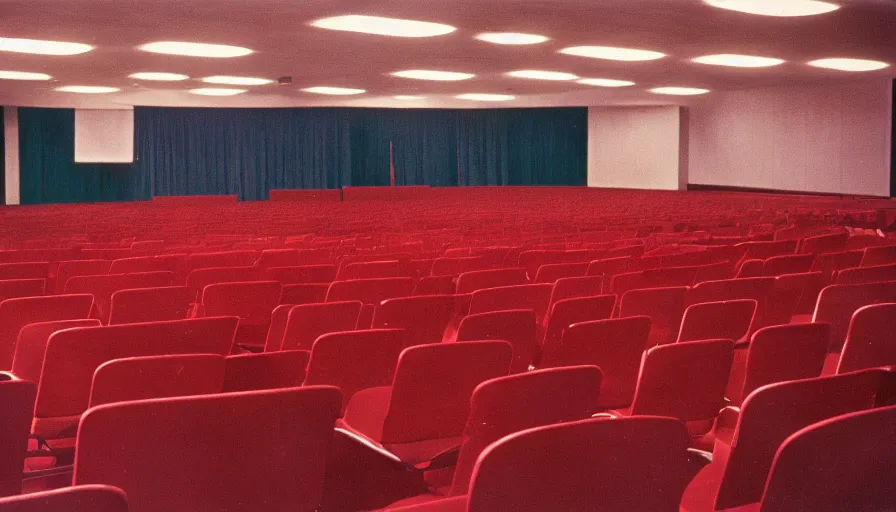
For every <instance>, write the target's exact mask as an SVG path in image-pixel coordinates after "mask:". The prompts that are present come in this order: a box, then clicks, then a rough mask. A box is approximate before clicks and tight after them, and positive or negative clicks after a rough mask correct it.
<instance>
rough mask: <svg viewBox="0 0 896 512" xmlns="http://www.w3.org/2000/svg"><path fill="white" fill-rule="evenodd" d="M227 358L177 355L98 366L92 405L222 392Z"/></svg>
mask: <svg viewBox="0 0 896 512" xmlns="http://www.w3.org/2000/svg"><path fill="white" fill-rule="evenodd" d="M223 384H224V356H221V355H218V354H177V355H166V356H146V357H128V358H124V359H113V360H112V361H107V362H105V363H103V364H101V365H99V366H98V367H97V369H96V371H95V372H94V374H93V384H92V385H91V387H90V405H89V407H96V406H97V405H102V404H109V403H114V402H129V401H132V400H145V399H148V398H167V397H172V396H188V395H207V394H211V393H220V392H221V386H222V385H223Z"/></svg>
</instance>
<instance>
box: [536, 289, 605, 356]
mask: <svg viewBox="0 0 896 512" xmlns="http://www.w3.org/2000/svg"><path fill="white" fill-rule="evenodd" d="M615 307H616V296H615V295H597V296H594V297H578V298H575V299H565V300H561V301H557V302H555V303H553V304H552V305H551V310H550V312H549V313H548V316H547V317H546V318H545V321H544V323H545V326H544V338H543V339H542V340H539V341H540V342H541V346H542V348H543V347H545V346H550V345H554V344H556V343H559V342H560V336H562V335H563V331H564V329H566V328H567V327H569V326H570V325H572V324H575V323H579V322H589V321H591V320H606V319H607V318H610V317H611V316H613V309H614V308H615Z"/></svg>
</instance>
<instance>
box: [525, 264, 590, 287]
mask: <svg viewBox="0 0 896 512" xmlns="http://www.w3.org/2000/svg"><path fill="white" fill-rule="evenodd" d="M588 265H589V263H588V262H587V261H586V262H581V263H553V264H548V265H542V266H540V267H538V271H537V272H536V273H535V279H533V281H532V282H533V283H535V284H539V283H550V284H553V283H556V282H557V280H558V279H561V278H564V277H585V273H586V272H587V271H588Z"/></svg>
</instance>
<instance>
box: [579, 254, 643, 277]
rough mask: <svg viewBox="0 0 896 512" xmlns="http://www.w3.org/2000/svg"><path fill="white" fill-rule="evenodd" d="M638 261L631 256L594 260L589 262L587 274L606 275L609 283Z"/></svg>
mask: <svg viewBox="0 0 896 512" xmlns="http://www.w3.org/2000/svg"><path fill="white" fill-rule="evenodd" d="M635 264H636V262H635V261H634V259H633V258H632V257H631V256H621V257H617V258H605V259H602V260H594V261H592V262H590V263H589V264H588V269H587V270H586V271H585V275H586V276H604V277H605V278H606V279H605V281H606V282H607V283H609V282H610V280H611V279H612V277H613V276H616V275H619V274H624V273H626V272H628V271H629V270H630V269H631V267H632V266H633V265H635Z"/></svg>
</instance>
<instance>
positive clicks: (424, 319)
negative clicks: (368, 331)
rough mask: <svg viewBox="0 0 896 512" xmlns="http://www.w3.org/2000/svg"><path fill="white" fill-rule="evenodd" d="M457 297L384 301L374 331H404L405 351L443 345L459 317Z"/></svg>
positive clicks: (434, 296)
mask: <svg viewBox="0 0 896 512" xmlns="http://www.w3.org/2000/svg"><path fill="white" fill-rule="evenodd" d="M455 308H456V299H455V298H454V295H422V296H419V297H403V298H399V299H388V300H384V301H383V302H382V303H381V304H380V306H379V307H378V308H377V309H376V313H375V314H374V317H373V327H374V329H404V331H405V336H404V343H405V348H407V347H412V346H414V345H424V344H427V343H440V342H441V341H442V338H443V337H444V336H445V331H446V330H447V329H448V325H449V324H450V323H451V321H452V319H453V318H454V315H455Z"/></svg>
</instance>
